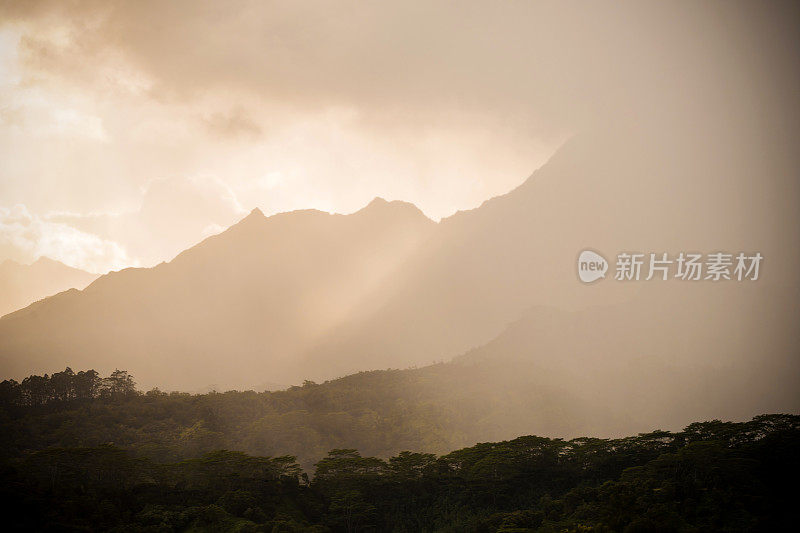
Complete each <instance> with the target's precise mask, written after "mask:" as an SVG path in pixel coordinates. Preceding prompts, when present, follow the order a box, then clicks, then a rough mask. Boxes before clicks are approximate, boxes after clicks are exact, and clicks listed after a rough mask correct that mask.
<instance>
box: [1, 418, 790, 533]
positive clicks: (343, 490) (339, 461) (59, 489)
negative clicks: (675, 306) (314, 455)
mask: <svg viewBox="0 0 800 533" xmlns="http://www.w3.org/2000/svg"><path fill="white" fill-rule="evenodd" d="M798 444H800V417H798V416H792V415H765V416H760V417H757V418H755V419H753V420H752V421H750V422H745V423H731V422H719V421H715V422H702V423H695V424H692V425H690V426H688V427H687V428H686V429H685V430H684V431H681V432H678V433H669V432H664V431H657V432H653V433H648V434H641V435H638V436H635V437H628V438H623V439H613V440H606V439H594V438H582V439H574V440H570V441H563V440H560V439H548V438H542V437H534V436H528V437H520V438H517V439H514V440H511V441H505V442H498V443H485V444H478V445H476V446H472V447H469V448H464V449H461V450H457V451H454V452H451V453H448V454H446V455H443V456H440V457H437V456H435V455H432V454H426V453H411V452H403V453H400V454H398V455H396V456H393V457H391V458H389V459H388V460H383V459H380V458H375V457H363V456H361V455H360V454H359V453H358V452H357V451H355V450H350V449H338V450H333V451H331V452H330V453H329V454H328V455H327V457H325V458H323V459H322V460H321V461H319V462H318V464H317V465H316V469H315V471H314V473H313V476H311V477H310V478H309V477H308V476H306V475H305V474H304V473H303V472H302V471H301V469H300V467H299V465H298V464H297V463H296V462H295V460H294V458H293V457H275V458H265V457H252V456H248V455H246V454H244V453H241V452H230V451H215V452H211V453H208V454H205V455H203V456H201V457H198V458H193V459H188V460H184V461H180V462H177V463H161V464H159V463H155V462H153V461H150V460H148V459H145V458H141V457H137V456H136V455H135V454H132V453H129V452H127V451H125V450H122V449H119V448H116V447H112V446H102V447H96V448H71V449H66V448H48V449H44V450H40V451H36V452H32V453H27V454H24V455H22V456H20V457H16V458H13V459H6V460H4V461H3V464H2V479H0V487H2V489H0V490H2V492H3V494H2V498H3V500H4V501H5V502H6V504H7V506H8V507H7V508H8V509H9V510H10V512H7V513H6V516H5V517H4V523H5V524H6V525H7V526H10V527H11V528H13V529H21V530H30V531H42V530H60V531H79V530H80V531H88V530H107V531H120V532H122V531H158V532H161V531H240V532H245V531H254V532H255V531H266V532H291V531H307V532H326V531H331V532H340V531H341V532H360V531H397V532H420V531H449V532H469V531H473V532H504V533H512V532H516V533H521V532H529V531H543V532H556V531H558V532H579V531H625V532H637V531H665V532H666V531H686V532H690V531H691V532H694V531H697V532H699V531H790V530H792V528H791V524H793V523H794V522H795V521H796V519H795V516H794V515H795V510H794V508H793V504H794V503H795V502H796V501H797V496H798V494H797V489H796V488H794V487H796V480H797V479H798V474H800V471H798V470H799V469H798V466H799V464H798V463H800V459H798V455H797V450H798Z"/></svg>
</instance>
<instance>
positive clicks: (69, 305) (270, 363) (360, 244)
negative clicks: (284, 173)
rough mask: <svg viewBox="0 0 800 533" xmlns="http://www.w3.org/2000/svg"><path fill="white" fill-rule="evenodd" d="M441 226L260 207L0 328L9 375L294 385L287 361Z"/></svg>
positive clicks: (384, 211) (383, 208) (418, 216)
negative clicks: (103, 373)
mask: <svg viewBox="0 0 800 533" xmlns="http://www.w3.org/2000/svg"><path fill="white" fill-rule="evenodd" d="M432 227H434V223H433V222H432V221H430V220H429V219H427V218H426V217H425V216H424V215H423V214H422V213H421V212H420V211H419V210H418V209H416V208H415V207H414V206H412V205H410V204H404V203H402V202H386V201H384V200H381V199H376V200H374V201H373V202H372V203H371V204H370V205H368V206H367V207H365V208H364V209H362V210H361V211H358V212H356V213H354V214H351V215H346V216H345V215H331V214H327V213H323V212H319V211H297V212H292V213H284V214H280V215H275V216H272V217H269V218H267V217H265V216H264V215H263V214H262V213H261V212H260V211H258V210H254V211H253V212H252V213H251V214H250V215H249V216H247V217H246V218H244V219H243V220H242V221H241V222H239V223H238V224H236V225H234V226H232V227H231V228H229V229H228V230H227V231H225V232H223V233H222V234H219V235H216V236H213V237H210V238H208V239H206V240H205V241H203V242H202V243H200V244H198V245H197V246H195V247H193V248H191V249H189V250H187V251H185V252H183V253H181V254H180V255H178V256H177V257H176V258H175V259H174V260H173V261H171V262H169V263H162V264H161V265H158V266H156V267H154V268H150V269H126V270H123V271H120V272H114V273H111V274H108V275H106V276H103V277H101V278H99V279H98V280H96V281H95V282H94V283H92V284H91V285H90V286H89V287H87V288H86V289H85V290H84V291H80V292H78V291H73V292H70V293H68V294H65V295H61V296H60V297H59V298H56V299H52V300H45V301H43V302H39V303H38V304H36V305H34V306H31V307H30V308H27V309H24V310H21V311H19V312H17V313H13V314H11V315H9V316H7V317H6V318H4V319H3V320H2V321H0V339H1V340H0V357H2V373H3V375H6V376H18V375H21V374H25V373H29V372H31V371H46V370H47V369H50V368H53V367H54V366H55V367H59V366H65V365H72V366H76V367H86V366H91V367H98V368H102V369H106V368H110V367H120V368H130V369H135V372H136V375H137V376H138V378H139V379H140V380H141V382H142V384H146V385H150V386H155V385H158V386H160V387H165V388H183V389H196V388H199V387H204V386H208V385H213V384H216V385H217V386H218V387H223V388H226V387H228V388H229V387H244V386H247V385H252V384H254V382H257V383H262V382H264V381H282V380H285V379H286V378H287V373H286V371H285V367H286V361H287V360H288V359H290V358H291V357H292V356H293V354H294V353H296V352H297V351H298V350H300V349H301V348H302V347H304V345H305V344H306V343H309V342H310V340H311V339H313V338H314V336H315V335H318V334H319V333H320V332H321V331H324V330H326V329H328V328H331V327H334V326H335V325H336V324H337V323H338V322H339V321H341V320H343V319H344V317H345V316H346V314H347V313H348V310H349V308H350V307H352V306H355V305H357V304H358V302H359V299H360V298H362V297H363V294H364V293H365V292H367V291H370V290H371V288H372V286H373V285H376V284H380V283H383V282H384V278H386V277H387V276H390V274H391V273H392V272H393V271H394V269H395V268H397V265H398V264H399V263H400V262H401V260H402V259H403V258H404V257H405V256H407V255H408V254H411V253H412V252H413V250H414V249H415V248H416V247H417V246H418V244H419V243H420V242H421V241H422V240H423V239H425V238H426V236H427V234H428V232H429V231H430V230H431V228H432Z"/></svg>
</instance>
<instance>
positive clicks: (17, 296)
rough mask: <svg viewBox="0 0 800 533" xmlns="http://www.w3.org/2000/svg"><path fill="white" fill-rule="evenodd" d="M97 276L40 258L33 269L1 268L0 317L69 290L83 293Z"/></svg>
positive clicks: (7, 265)
mask: <svg viewBox="0 0 800 533" xmlns="http://www.w3.org/2000/svg"><path fill="white" fill-rule="evenodd" d="M96 277H97V275H96V274H92V273H90V272H85V271H83V270H80V269H77V268H72V267H69V266H67V265H65V264H64V263H61V262H59V261H54V260H53V259H50V258H47V257H40V258H39V259H37V260H36V261H35V262H34V263H32V264H30V265H22V264H19V263H17V262H16V261H11V260H8V261H4V262H3V263H2V264H0V316H3V315H5V314H7V313H10V312H12V311H15V310H17V309H21V308H23V307H25V306H27V305H29V304H31V303H33V302H35V301H37V300H41V299H42V298H45V297H47V296H52V295H54V294H56V293H59V292H61V291H65V290H67V289H72V288H75V289H83V288H84V287H85V286H86V285H88V284H89V283H90V282H91V281H92V280H93V279H95V278H96Z"/></svg>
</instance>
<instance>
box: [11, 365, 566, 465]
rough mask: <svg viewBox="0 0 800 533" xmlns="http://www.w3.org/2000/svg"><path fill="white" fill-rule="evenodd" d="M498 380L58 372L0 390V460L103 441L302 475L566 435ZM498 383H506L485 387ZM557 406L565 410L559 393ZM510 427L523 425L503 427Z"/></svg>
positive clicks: (154, 455) (388, 373)
mask: <svg viewBox="0 0 800 533" xmlns="http://www.w3.org/2000/svg"><path fill="white" fill-rule="evenodd" d="M495 366H496V365H495ZM500 371H501V370H497V369H495V368H493V367H492V365H487V366H465V365H457V364H452V363H447V364H439V365H432V366H428V367H424V368H419V369H406V370H383V371H372V372H361V373H358V374H353V375H350V376H346V377H343V378H340V379H336V380H332V381H328V382H325V383H321V384H316V383H312V382H310V381H306V382H305V383H304V384H303V385H302V386H295V387H290V388H289V389H287V390H283V391H274V392H254V391H243V392H238V391H229V392H224V393H216V392H211V393H207V394H187V393H182V392H170V393H165V392H161V391H159V390H158V389H154V390H151V391H148V392H145V393H142V392H140V391H137V390H136V388H135V383H134V380H133V378H132V376H130V375H129V374H127V373H126V372H124V371H116V372H114V373H112V374H111V375H110V376H108V377H105V378H102V377H100V376H99V375H98V374H97V372H95V371H93V370H88V371H81V372H77V373H76V372H73V371H72V370H71V369H66V370H64V371H62V372H57V373H54V374H51V375H49V376H48V375H45V376H30V377H28V378H26V379H24V380H23V381H22V382H20V383H17V382H16V381H13V380H6V381H3V382H2V383H0V425H2V429H3V431H2V433H0V450H2V452H0V453H3V454H10V455H18V454H19V453H22V452H24V451H27V450H34V449H39V448H42V447H46V446H61V447H94V446H99V445H106V444H113V445H115V446H119V447H122V448H125V449H127V450H130V451H131V452H132V453H134V454H135V455H136V456H138V457H146V458H149V459H151V460H153V461H155V462H173V461H179V460H182V459H187V458H191V457H197V456H198V455H200V454H202V453H204V452H208V451H212V450H217V449H229V450H237V451H242V452H245V453H248V454H250V455H258V456H276V455H287V454H289V455H295V456H297V458H298V461H299V462H300V464H301V465H302V467H303V468H304V469H307V470H308V469H312V468H313V466H314V464H315V463H316V462H317V461H318V460H319V459H321V458H322V457H324V456H325V454H326V453H327V452H328V450H331V449H333V448H355V449H358V450H359V451H361V452H362V453H364V454H365V455H374V456H379V457H389V456H391V455H396V454H397V453H399V452H401V451H404V450H414V451H425V452H430V453H439V454H441V453H446V452H449V451H451V450H454V449H457V448H462V447H464V446H469V445H472V444H475V443H476V442H479V441H481V440H505V439H508V438H512V437H516V436H518V435H520V434H524V433H545V434H547V433H549V434H554V433H555V434H565V433H566V432H564V431H556V430H554V429H552V425H551V424H547V423H545V424H544V425H543V426H544V427H545V428H548V429H549V431H546V430H544V429H541V430H540V429H539V426H538V425H537V422H538V421H546V420H557V419H558V418H559V417H561V418H577V416H578V415H576V414H575V413H565V411H564V409H563V408H562V409H561V410H560V411H556V412H549V411H548V402H547V401H545V400H542V399H540V397H538V396H537V395H538V394H539V391H540V389H539V388H536V387H531V386H529V385H528V384H527V383H516V384H514V383H512V382H511V380H512V379H513V376H511V377H508V378H507V377H506V376H498V375H496V374H497V373H498V372H500ZM502 371H506V370H502ZM492 372H494V373H495V374H492ZM507 372H508V373H509V374H513V369H511V370H507ZM518 374H519V373H518ZM499 382H504V383H506V384H507V386H506V387H496V386H494V385H493V383H499ZM526 394H527V395H531V396H530V398H529V401H530V402H532V403H534V404H535V405H537V409H536V411H535V414H534V411H533V410H531V409H529V408H528V407H527V406H522V407H521V408H517V412H514V411H513V410H512V408H511V407H512V406H513V405H514V404H513V402H514V401H515V400H518V399H519V398H523V397H525V396H526ZM559 399H560V401H561V403H562V404H564V403H566V402H567V399H566V398H565V397H564V395H563V394H562V395H561V396H560V397H559ZM519 411H523V412H524V413H525V414H524V415H522V416H520V415H519V413H518V412H519ZM518 420H524V421H526V425H525V426H524V427H523V428H517V427H514V426H513V422H516V421H518ZM509 421H512V422H509ZM527 422H530V423H527Z"/></svg>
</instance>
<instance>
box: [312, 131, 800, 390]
mask: <svg viewBox="0 0 800 533" xmlns="http://www.w3.org/2000/svg"><path fill="white" fill-rule="evenodd" d="M706 133H707V132H706V131H705V130H703V129H702V128H701V127H700V126H698V127H697V128H696V131H691V129H689V128H686V127H684V128H665V129H661V128H658V127H649V126H646V125H633V126H629V127H625V128H621V129H620V130H612V131H603V132H587V133H586V134H582V135H579V136H576V137H575V138H573V139H571V140H570V141H569V142H567V143H566V144H565V145H564V146H563V147H562V148H561V149H560V150H559V151H558V152H557V153H556V154H555V155H554V156H553V157H552V158H551V160H550V161H548V162H547V164H545V165H544V166H543V167H541V168H540V169H539V170H537V171H536V172H535V173H534V174H533V175H532V176H531V177H530V178H528V179H527V180H526V181H525V182H524V183H523V184H522V185H520V186H519V187H518V188H516V189H515V190H513V191H511V192H509V193H508V194H506V195H503V196H500V197H497V198H494V199H491V200H489V201H487V202H485V203H484V204H483V205H482V206H480V207H479V208H477V209H473V210H471V211H466V212H461V213H457V214H455V215H454V216H452V217H449V218H447V219H444V220H442V221H441V223H440V224H439V226H438V228H437V231H436V232H435V233H434V234H433V236H432V238H431V239H429V240H428V241H427V242H426V243H425V245H424V246H423V247H422V248H421V249H420V251H419V253H418V254H416V255H415V256H414V257H413V258H411V260H410V261H409V263H408V264H407V265H406V266H405V267H404V268H403V269H402V271H401V272H400V277H399V278H396V279H394V280H393V281H394V282H393V283H392V284H391V285H387V286H385V287H382V291H381V292H379V293H376V294H373V296H372V298H371V300H370V303H371V305H370V306H368V307H363V308H361V309H360V310H359V311H361V312H360V313H359V314H357V315H356V316H354V318H353V319H352V320H351V321H350V322H348V323H347V324H346V325H345V326H343V327H340V328H337V329H336V330H335V331H333V332H331V334H330V335H327V336H325V337H323V338H321V339H320V341H319V343H318V344H317V345H316V346H315V347H314V348H313V349H312V350H310V351H309V352H308V353H306V354H305V361H306V363H305V364H304V365H303V366H304V367H305V368H308V369H312V370H313V371H315V372H317V373H318V374H317V375H316V377H320V378H322V377H327V376H330V375H343V374H346V373H349V372H353V371H356V370H365V369H370V368H385V367H403V366H407V365H411V364H416V365H421V364H428V363H430V362H432V361H438V360H447V359H449V358H450V357H453V356H456V355H458V354H460V353H463V352H465V351H467V350H470V349H472V348H474V347H476V346H480V345H482V344H485V343H487V342H489V341H490V340H491V339H493V338H494V337H495V336H497V335H498V334H499V333H500V332H501V331H503V330H504V328H505V327H506V326H507V325H508V324H509V323H511V322H514V321H516V320H517V319H518V318H519V317H520V316H522V314H523V313H525V312H526V311H527V310H528V309H529V308H530V307H532V306H534V305H540V306H541V305H544V306H553V307H557V308H560V309H566V310H580V309H586V308H588V307H592V306H596V305H613V304H617V303H623V302H628V301H630V300H632V299H635V298H637V297H638V295H639V294H640V293H642V292H643V291H644V290H645V289H646V290H647V291H646V292H647V294H649V295H650V298H651V299H652V301H651V304H650V305H653V306H655V307H657V308H658V307H660V306H661V303H660V299H661V297H660V295H659V294H658V293H660V292H665V293H668V292H669V291H670V290H672V289H671V287H672V285H671V284H666V283H659V282H658V281H651V282H644V281H639V282H617V281H614V280H613V279H607V280H604V281H600V282H596V283H594V284H591V285H584V284H582V283H580V282H579V281H578V280H577V276H576V270H575V269H576V259H577V257H578V254H579V252H580V251H581V250H584V249H587V248H590V249H594V250H598V251H600V252H601V253H603V254H605V256H606V258H607V259H608V260H609V262H610V263H611V264H612V265H613V264H614V262H615V258H616V255H617V254H618V253H620V252H624V251H628V252H636V251H639V252H642V253H649V252H659V253H663V252H668V253H669V254H670V255H671V256H672V257H674V256H675V255H677V254H678V253H679V252H681V251H686V252H690V251H694V252H701V253H706V254H708V253H713V252H717V251H720V250H723V251H728V252H733V253H735V252H739V251H743V252H748V253H754V252H756V251H759V252H760V253H761V254H762V255H763V256H764V257H765V259H764V262H763V265H762V266H763V271H762V275H761V277H760V279H759V280H758V281H756V282H751V283H752V285H753V286H756V287H758V289H759V290H758V291H750V292H749V293H748V294H751V293H759V292H769V293H770V294H773V295H775V294H781V293H784V292H788V293H792V294H794V293H796V291H797V287H798V276H797V273H798V272H800V249H798V248H797V247H796V246H794V245H789V243H794V242H800V232H799V231H798V228H800V220H798V212H797V209H796V206H795V203H796V198H789V196H788V195H786V194H785V191H786V190H789V189H790V188H791V187H790V186H789V185H788V184H787V182H786V181H785V180H787V179H788V177H787V172H786V168H785V167H784V166H782V165H783V159H782V157H783V155H782V152H780V150H778V149H771V148H764V147H762V146H759V147H758V149H759V150H761V149H763V150H764V152H763V153H761V154H759V155H758V156H754V155H753V150H754V148H753V146H750V145H749V144H748V141H747V140H746V139H740V138H738V137H737V136H736V135H734V134H731V135H721V134H719V132H717V133H716V135H713V136H712V135H710V134H708V135H707V134H706ZM756 177H757V178H756ZM734 185H735V186H734ZM611 268H612V271H611V272H610V274H609V276H608V278H613V266H612V267H611ZM709 283H712V282H699V283H696V284H689V286H688V287H687V288H690V289H691V290H687V291H686V301H685V305H686V306H690V307H691V306H703V305H705V302H704V301H703V299H704V298H705V297H706V291H704V290H703V287H704V285H706V284H709ZM727 285H729V287H728V288H730V289H731V290H734V291H739V290H743V289H745V288H747V283H746V282H727ZM764 311H765V312H767V313H768V314H770V315H771V316H777V317H778V318H780V319H782V318H783V317H781V316H780V315H779V314H778V313H779V312H780V305H779V304H778V303H776V308H775V310H774V311H773V310H770V308H769V306H767V307H766V308H765V309H764ZM678 312H679V309H670V310H665V312H664V316H663V320H662V323H661V327H662V328H663V331H664V334H667V335H680V331H678V330H677V329H676V326H675V324H677V323H678V321H679V319H680V317H679V316H676V314H675V313H678ZM752 313H753V314H752V316H751V318H752V319H753V321H754V322H755V321H758V320H760V316H759V315H757V314H756V312H755V311H753V312H752ZM634 319H635V317H634ZM798 322H800V319H798V318H796V317H795V324H797V325H798V326H800V323H798ZM764 327H765V329H764V330H763V331H761V332H760V333H759V337H760V338H761V339H762V340H763V342H764V350H766V351H770V352H771V353H774V351H772V350H770V348H771V344H772V342H773V341H774V342H776V343H779V344H780V345H781V346H783V345H784V343H783V341H784V340H785V339H784V338H782V337H781V336H780V335H781V334H785V332H777V331H773V329H772V328H771V326H770V325H769V324H765V325H764ZM635 329H636V320H634V322H633V324H631V325H630V326H627V325H625V324H620V325H618V326H617V327H615V328H613V329H612V331H614V332H615V334H617V335H620V336H624V335H627V334H628V333H629V331H631V330H635ZM559 333H560V332H559ZM559 333H556V334H559ZM716 333H717V334H718V335H720V336H722V335H727V334H728V333H729V331H728V326H726V325H725V324H719V325H718V326H717V329H716ZM795 351H796V350H795ZM776 356H778V355H776ZM780 356H781V357H789V354H782V355H780ZM313 377H315V376H314V375H312V378H313Z"/></svg>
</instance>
